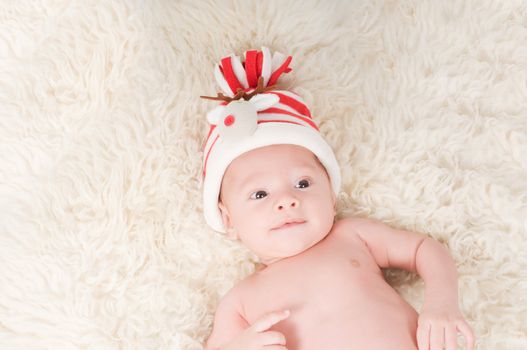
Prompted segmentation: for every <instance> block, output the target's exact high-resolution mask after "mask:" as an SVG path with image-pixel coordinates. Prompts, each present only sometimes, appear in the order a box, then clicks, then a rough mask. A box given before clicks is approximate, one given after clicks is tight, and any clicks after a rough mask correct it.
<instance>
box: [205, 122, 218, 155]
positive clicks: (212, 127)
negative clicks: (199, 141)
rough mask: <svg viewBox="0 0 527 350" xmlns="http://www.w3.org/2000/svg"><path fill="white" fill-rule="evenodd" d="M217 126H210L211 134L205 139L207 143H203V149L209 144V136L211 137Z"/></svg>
mask: <svg viewBox="0 0 527 350" xmlns="http://www.w3.org/2000/svg"><path fill="white" fill-rule="evenodd" d="M215 128H216V125H211V126H210V130H209V134H208V135H207V138H206V139H205V144H204V145H203V149H205V146H207V143H208V142H209V137H210V135H211V134H212V132H213V131H214V129H215Z"/></svg>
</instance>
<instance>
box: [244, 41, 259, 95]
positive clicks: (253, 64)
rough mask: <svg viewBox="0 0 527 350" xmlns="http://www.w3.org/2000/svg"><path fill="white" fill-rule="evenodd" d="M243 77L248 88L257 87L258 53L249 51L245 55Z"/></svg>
mask: <svg viewBox="0 0 527 350" xmlns="http://www.w3.org/2000/svg"><path fill="white" fill-rule="evenodd" d="M245 75H246V76H247V82H248V83H249V87H252V88H254V87H256V85H258V51H256V50H251V51H247V52H246V54H245Z"/></svg>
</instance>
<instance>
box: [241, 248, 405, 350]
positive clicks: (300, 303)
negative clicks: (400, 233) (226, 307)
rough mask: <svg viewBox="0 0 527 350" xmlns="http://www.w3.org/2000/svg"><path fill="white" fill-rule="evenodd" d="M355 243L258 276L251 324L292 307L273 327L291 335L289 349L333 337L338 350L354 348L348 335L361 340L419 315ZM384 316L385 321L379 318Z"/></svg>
mask: <svg viewBox="0 0 527 350" xmlns="http://www.w3.org/2000/svg"><path fill="white" fill-rule="evenodd" d="M356 243H357V244H356V245H351V246H350V245H349V244H345V245H344V244H342V245H341V244H339V242H338V240H334V241H329V242H323V243H321V244H319V245H318V246H317V247H316V249H312V250H310V251H308V252H306V253H305V254H302V255H299V256H297V257H294V258H291V259H288V260H286V261H283V262H281V265H278V263H277V265H274V266H270V267H268V268H267V269H265V270H263V271H262V272H261V273H259V274H257V275H255V276H254V279H253V281H249V282H251V283H248V287H247V288H245V290H244V297H243V304H244V310H245V312H246V315H245V317H246V319H247V321H248V322H249V323H253V322H254V321H255V320H257V319H258V318H260V317H261V316H262V315H264V314H266V313H268V312H271V311H278V310H283V309H289V310H290V311H291V316H290V317H289V318H288V319H287V320H285V321H282V322H281V323H280V324H278V325H276V326H275V327H274V329H275V330H278V331H281V332H283V333H284V334H285V335H286V337H287V341H288V344H289V348H290V349H295V348H296V349H307V348H309V347H306V346H305V344H307V343H306V342H309V344H316V342H317V341H318V340H324V339H325V340H324V341H327V339H328V337H331V338H332V339H333V340H334V341H335V342H336V343H335V344H334V345H335V346H336V348H338V344H341V343H344V344H348V345H349V344H350V342H351V341H352V339H349V337H354V339H355V340H353V341H356V340H357V339H356V336H357V335H356V334H355V335H354V332H359V333H363V334H365V333H364V332H373V331H377V332H378V331H379V327H378V326H379V325H382V326H393V325H392V323H398V325H397V326H396V327H401V326H402V325H403V324H402V323H401V321H402V322H403V323H404V322H406V323H408V322H407V321H409V319H408V317H410V318H412V317H413V316H415V315H412V313H414V314H415V311H413V309H411V307H410V306H409V305H408V304H407V303H406V302H404V300H402V299H401V298H400V297H399V295H398V294H397V293H396V292H395V290H393V289H392V288H391V287H390V286H389V285H388V284H387V283H386V282H385V280H384V278H383V275H382V272H381V270H380V269H379V268H378V266H377V264H376V263H375V261H374V259H373V257H372V256H371V255H370V254H369V251H368V249H367V247H366V246H362V245H361V244H360V242H358V241H357V242H356ZM381 315H382V317H383V319H382V320H377V319H378V318H379V317H380V316H381ZM412 322H413V320H410V324H411V323H412ZM387 323H388V324H387ZM368 325H371V326H372V327H369V328H368ZM404 327H405V328H408V327H407V325H404ZM302 344H304V345H302ZM326 345H327V343H326ZM314 348H316V347H314Z"/></svg>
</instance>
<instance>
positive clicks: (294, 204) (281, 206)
mask: <svg viewBox="0 0 527 350" xmlns="http://www.w3.org/2000/svg"><path fill="white" fill-rule="evenodd" d="M299 205H300V202H299V201H298V199H296V198H293V197H287V198H284V199H282V200H280V201H278V203H276V204H275V209H276V211H284V210H287V209H292V208H298V206H299Z"/></svg>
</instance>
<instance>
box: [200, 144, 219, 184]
mask: <svg viewBox="0 0 527 350" xmlns="http://www.w3.org/2000/svg"><path fill="white" fill-rule="evenodd" d="M219 138H220V136H219V135H218V136H216V139H215V140H214V142H213V143H212V145H211V146H210V148H209V151H208V152H207V156H206V157H205V164H204V165H203V177H205V174H206V173H207V162H208V161H209V156H210V152H211V151H212V149H213V148H214V144H215V143H216V141H218V139H219Z"/></svg>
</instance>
